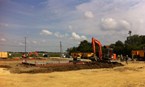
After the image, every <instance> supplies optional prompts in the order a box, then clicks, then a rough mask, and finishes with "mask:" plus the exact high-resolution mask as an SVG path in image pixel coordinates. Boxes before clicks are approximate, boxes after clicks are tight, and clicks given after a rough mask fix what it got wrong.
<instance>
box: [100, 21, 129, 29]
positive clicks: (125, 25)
mask: <svg viewBox="0 0 145 87" xmlns="http://www.w3.org/2000/svg"><path fill="white" fill-rule="evenodd" d="M101 27H102V28H103V29H104V30H115V31H118V30H119V31H122V30H129V29H131V25H130V23H129V22H128V21H126V20H117V19H113V18H103V19H102V20H101Z"/></svg>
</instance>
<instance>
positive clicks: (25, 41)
mask: <svg viewBox="0 0 145 87" xmlns="http://www.w3.org/2000/svg"><path fill="white" fill-rule="evenodd" d="M26 52H27V38H26V37H25V54H26Z"/></svg>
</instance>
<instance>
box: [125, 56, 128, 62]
mask: <svg viewBox="0 0 145 87" xmlns="http://www.w3.org/2000/svg"><path fill="white" fill-rule="evenodd" d="M125 62H126V64H128V55H126V57H125Z"/></svg>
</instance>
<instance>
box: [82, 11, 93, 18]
mask: <svg viewBox="0 0 145 87" xmlns="http://www.w3.org/2000/svg"><path fill="white" fill-rule="evenodd" d="M84 15H85V17H87V18H94V14H93V13H92V12H91V11H86V12H85V13H84Z"/></svg>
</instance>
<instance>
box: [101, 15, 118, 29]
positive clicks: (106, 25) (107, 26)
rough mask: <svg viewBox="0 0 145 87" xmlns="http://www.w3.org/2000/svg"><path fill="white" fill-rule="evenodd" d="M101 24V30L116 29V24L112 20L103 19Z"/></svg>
mask: <svg viewBox="0 0 145 87" xmlns="http://www.w3.org/2000/svg"><path fill="white" fill-rule="evenodd" d="M101 24H102V27H103V29H115V28H116V27H117V22H116V20H115V19H113V18H103V19H102V20H101Z"/></svg>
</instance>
